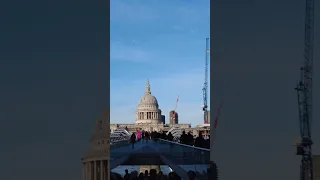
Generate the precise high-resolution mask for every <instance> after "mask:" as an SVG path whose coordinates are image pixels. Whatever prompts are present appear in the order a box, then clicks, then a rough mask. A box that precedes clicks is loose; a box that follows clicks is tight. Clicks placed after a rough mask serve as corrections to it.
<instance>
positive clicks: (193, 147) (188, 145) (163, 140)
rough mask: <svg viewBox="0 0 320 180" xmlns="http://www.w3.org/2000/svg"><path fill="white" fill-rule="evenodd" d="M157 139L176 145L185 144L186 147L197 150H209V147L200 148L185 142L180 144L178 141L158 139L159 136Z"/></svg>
mask: <svg viewBox="0 0 320 180" xmlns="http://www.w3.org/2000/svg"><path fill="white" fill-rule="evenodd" d="M158 140H161V141H164V142H167V143H172V144H177V145H180V146H185V147H188V148H194V149H199V150H202V151H209V152H210V149H207V148H200V147H195V146H190V145H187V144H181V143H178V142H173V141H168V140H165V139H160V138H159V139H158Z"/></svg>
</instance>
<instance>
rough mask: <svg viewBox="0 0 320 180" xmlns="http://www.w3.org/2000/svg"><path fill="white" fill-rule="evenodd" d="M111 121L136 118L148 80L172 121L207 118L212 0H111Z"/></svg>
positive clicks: (192, 121)
mask: <svg viewBox="0 0 320 180" xmlns="http://www.w3.org/2000/svg"><path fill="white" fill-rule="evenodd" d="M110 34H111V123H134V122H135V110H136V108H137V105H138V103H139V101H140V98H141V97H142V96H143V94H144V91H145V85H146V82H147V79H149V80H150V84H151V91H152V94H153V95H154V96H156V98H157V99H158V102H159V105H160V108H161V109H162V111H163V114H164V115H166V121H167V122H168V119H167V118H168V117H167V116H168V114H169V111H170V110H172V109H174V107H175V102H176V98H177V96H178V95H180V100H179V104H178V108H177V111H178V112H179V115H180V123H192V124H193V125H196V124H202V123H203V115H202V111H201V106H202V104H203V100H202V87H203V83H204V60H205V38H207V37H209V34H210V6H209V0H203V1H185V0H175V1H172V0H162V1H152V0H151V1H145V0H135V1H124V0H111V32H110Z"/></svg>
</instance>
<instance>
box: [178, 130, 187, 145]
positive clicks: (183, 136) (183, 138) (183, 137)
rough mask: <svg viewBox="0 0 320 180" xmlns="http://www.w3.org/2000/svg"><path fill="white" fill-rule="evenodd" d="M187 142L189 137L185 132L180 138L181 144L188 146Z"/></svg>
mask: <svg viewBox="0 0 320 180" xmlns="http://www.w3.org/2000/svg"><path fill="white" fill-rule="evenodd" d="M186 140H187V135H186V132H185V131H182V134H181V136H180V143H181V144H186Z"/></svg>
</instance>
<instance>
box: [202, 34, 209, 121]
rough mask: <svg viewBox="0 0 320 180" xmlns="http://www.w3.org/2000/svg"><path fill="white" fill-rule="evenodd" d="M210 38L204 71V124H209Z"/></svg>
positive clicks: (207, 40)
mask: <svg viewBox="0 0 320 180" xmlns="http://www.w3.org/2000/svg"><path fill="white" fill-rule="evenodd" d="M209 53H210V50H209V38H206V59H205V71H204V85H203V89H202V91H203V106H202V111H203V120H204V124H208V99H207V97H208V65H209Z"/></svg>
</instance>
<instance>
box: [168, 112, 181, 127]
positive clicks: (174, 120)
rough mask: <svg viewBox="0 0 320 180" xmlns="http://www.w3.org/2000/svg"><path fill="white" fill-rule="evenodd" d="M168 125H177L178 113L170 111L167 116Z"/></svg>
mask: <svg viewBox="0 0 320 180" xmlns="http://www.w3.org/2000/svg"><path fill="white" fill-rule="evenodd" d="M169 117H170V124H179V115H178V112H176V111H174V110H172V111H170V114H169Z"/></svg>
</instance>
